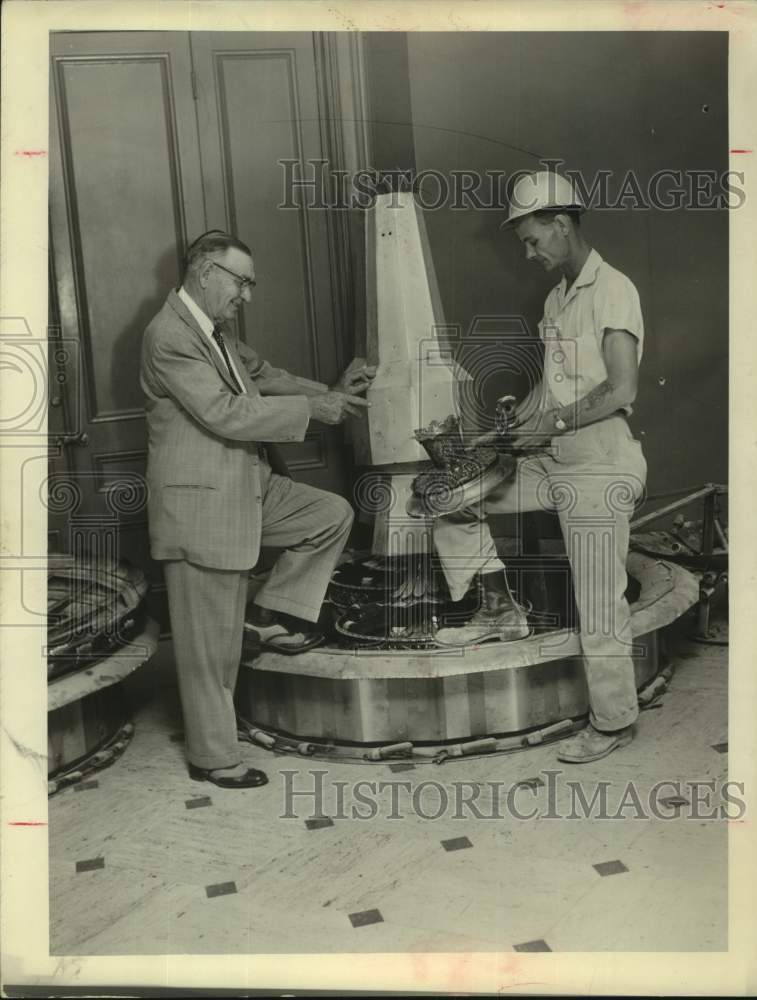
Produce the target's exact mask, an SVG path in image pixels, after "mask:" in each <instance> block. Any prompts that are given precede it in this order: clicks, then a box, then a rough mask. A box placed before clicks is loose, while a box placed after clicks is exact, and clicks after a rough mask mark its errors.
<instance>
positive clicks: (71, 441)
mask: <svg viewBox="0 0 757 1000" xmlns="http://www.w3.org/2000/svg"><path fill="white" fill-rule="evenodd" d="M53 444H54V445H56V446H57V447H59V448H60V447H61V445H77V446H78V447H81V448H85V447H86V446H87V445H88V444H89V434H87V432H86V431H81V432H80V433H79V434H59V435H58V436H57V437H56V438H54V439H53Z"/></svg>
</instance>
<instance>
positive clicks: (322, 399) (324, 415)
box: [308, 390, 371, 424]
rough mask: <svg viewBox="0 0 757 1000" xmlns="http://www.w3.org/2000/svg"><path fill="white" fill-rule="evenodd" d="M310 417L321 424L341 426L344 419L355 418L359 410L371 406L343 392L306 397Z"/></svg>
mask: <svg viewBox="0 0 757 1000" xmlns="http://www.w3.org/2000/svg"><path fill="white" fill-rule="evenodd" d="M308 403H309V404H310V417H311V419H312V420H320V421H321V423H323V424H341V422H342V421H343V420H344V418H345V417H348V416H349V417H357V416H359V414H360V413H361V408H365V407H368V406H370V405H371V404H370V403H369V402H368V401H367V400H365V399H360V398H359V397H358V396H354V395H350V394H348V393H345V392H334V391H333V390H329V392H323V393H321V394H320V395H318V396H308Z"/></svg>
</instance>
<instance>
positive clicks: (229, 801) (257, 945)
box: [49, 630, 734, 955]
mask: <svg viewBox="0 0 757 1000" xmlns="http://www.w3.org/2000/svg"><path fill="white" fill-rule="evenodd" d="M680 631H682V630H679V632H680ZM671 652H672V659H673V663H674V666H675V673H674V676H673V680H672V683H671V686H670V688H669V690H668V691H667V692H666V693H665V695H664V696H663V698H662V699H661V701H660V702H658V703H657V704H656V705H654V706H653V707H652V708H650V709H649V710H646V711H644V712H642V714H641V716H640V718H639V722H638V726H637V734H636V739H635V740H634V742H633V743H632V744H631V745H630V746H629V747H627V748H624V749H622V750H619V751H616V752H615V753H613V754H612V755H611V756H609V757H608V758H606V759H605V760H603V761H598V762H595V763H593V764H588V765H583V766H581V767H576V766H575V765H568V764H560V763H559V762H557V761H556V759H555V744H552V745H551V746H545V747H537V748H534V749H530V750H528V751H525V752H519V753H516V754H511V755H499V756H482V757H479V758H476V759H466V760H457V761H448V762H447V763H445V764H443V765H441V766H438V765H436V764H433V763H430V762H429V763H425V762H423V763H417V764H408V763H407V762H401V761H397V762H394V763H391V762H385V763H379V764H367V763H362V764H360V763H351V762H346V761H339V762H334V761H329V762H324V761H317V760H313V759H306V758H299V757H292V756H288V755H279V754H272V753H271V752H269V751H267V750H265V749H264V748H262V747H257V746H254V745H250V744H241V745H240V749H241V752H242V756H243V758H244V759H245V760H246V761H248V762H249V763H250V764H251V765H255V766H256V767H259V768H262V769H264V770H265V771H266V772H267V774H268V776H269V779H270V780H269V783H268V784H267V785H266V786H264V787H262V788H258V789H249V790H244V791H227V790H223V789H220V788H217V787H216V786H213V785H210V784H208V783H198V782H195V781H192V780H190V779H189V776H188V774H187V770H186V766H185V763H184V756H183V746H182V742H181V716H180V711H179V704H178V698H177V692H176V688H175V682H174V677H173V671H172V663H171V649H170V644H169V643H162V644H161V648H160V650H159V653H158V654H157V657H156V658H155V660H154V662H153V663H151V664H149V665H147V666H145V667H143V668H142V669H141V671H140V672H139V674H138V675H136V676H135V677H134V678H133V681H132V682H131V683H130V685H129V694H130V697H131V698H132V700H133V703H134V722H135V735H134V738H133V741H132V743H131V745H130V746H129V747H128V749H127V750H126V752H125V753H124V754H123V756H122V757H121V758H120V759H119V760H117V761H116V763H115V764H114V765H113V766H111V767H109V768H107V769H105V770H103V771H100V772H99V773H97V774H95V775H93V776H91V777H90V778H89V780H87V781H85V782H83V783H81V784H80V785H78V786H71V787H69V788H66V789H64V790H63V791H61V792H59V793H58V794H56V795H55V796H53V798H52V799H51V800H50V810H49V823H50V954H51V955H123V954H128V955H135V954H144V955H147V954H165V953H168V954H219V953H220V954H235V953H240V954H272V953H275V954H281V953H287V952H296V953H307V952H327V953H335V952H371V953H375V952H441V951H444V952H454V951H466V952H467V951H497V952H512V951H554V952H591V951H632V952H633V951H638V952H666V951H680V952H712V951H722V950H725V949H727V860H728V858H727V833H728V821H727V819H724V818H722V817H718V816H717V814H718V807H719V805H720V802H721V800H720V799H713V803H714V804H713V805H711V804H710V803H709V802H708V801H707V798H706V796H707V794H709V795H710V796H713V795H718V794H719V790H720V787H721V785H722V783H723V782H725V781H726V780H727V763H728V756H727V742H726V741H727V729H726V726H727V655H728V648H727V647H723V646H720V647H719V646H710V645H701V644H697V643H695V642H693V641H690V640H689V639H687V638H686V637H685V635H679V636H678V637H677V638H676V639H675V641H674V642H673V644H672V646H671ZM663 781H665V782H671V783H672V784H670V785H665V786H660V787H658V788H657V793H655V791H654V789H655V786H656V785H657V783H659V782H663ZM358 782H362V784H361V785H358V784H357V783H358ZM692 782H714V786H710V788H711V789H712V788H713V787H714V788H715V789H716V791H715V792H714V793H713V792H712V790H710V791H709V792H708V791H707V787H706V786H700V789H701V787H705V792H702V791H701V790H700V791H699V792H698V793H697V789H696V788H694V789H692V786H691V783H692ZM381 783H383V784H381ZM292 792H295V793H299V794H294V795H292V794H288V793H292ZM655 794H656V798H655ZM697 794H698V795H699V800H697V797H696V796H697ZM602 796H605V803H604V807H603V805H602ZM593 797H596V799H595V801H594V803H593V804H592V799H593ZM583 803H586V804H585V805H584V804H583ZM652 805H654V806H655V808H656V812H657V813H658V815H657V816H655V815H653V814H652V809H651V807H652ZM601 810H603V814H602V815H599V814H598V813H599V811H601ZM731 812H732V813H733V812H734V810H733V808H732V809H731ZM587 814H588V815H587ZM519 816H520V817H524V818H519Z"/></svg>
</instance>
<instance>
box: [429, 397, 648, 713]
mask: <svg viewBox="0 0 757 1000" xmlns="http://www.w3.org/2000/svg"><path fill="white" fill-rule="evenodd" d="M645 481H646V462H645V460H644V456H643V455H642V453H641V446H640V445H639V443H638V441H635V440H634V438H633V437H632V435H631V432H630V429H629V427H628V424H627V422H626V420H625V418H624V417H622V416H620V415H615V416H612V417H609V418H607V419H606V420H603V421H600V422H597V423H595V424H590V425H589V426H587V427H582V428H580V429H579V430H578V431H576V432H574V433H570V434H566V435H564V436H561V437H559V438H555V439H553V441H552V454H550V453H548V452H541V453H539V454H534V455H531V456H529V457H527V458H523V459H520V460H519V462H518V466H517V471H516V474H515V477H514V478H513V479H511V480H508V481H507V482H505V483H503V484H501V485H500V486H499V487H497V489H495V490H494V491H492V493H490V494H489V495H488V496H487V497H486V498H485V500H484V501H483V504H480V505H478V506H477V507H475V508H468V509H467V510H465V511H460V512H458V513H457V514H455V515H448V516H447V517H442V518H439V519H438V520H437V521H436V522H435V524H434V545H435V547H436V550H437V552H438V555H439V559H440V562H441V565H442V569H443V571H444V574H445V577H446V579H447V583H448V585H449V588H450V593H451V595H452V598H453V600H460V599H461V598H462V596H463V595H464V594H465V592H466V591H467V589H468V587H469V586H470V583H471V581H472V580H473V577H474V576H475V575H476V574H477V573H482V572H483V573H491V572H494V571H495V570H498V569H502V570H504V568H505V567H504V563H503V562H502V561H501V560H500V559H499V557H498V555H497V550H496V548H495V546H494V541H493V539H492V536H491V532H490V530H489V526H488V523H487V521H486V515H487V514H495V513H496V514H511V513H517V512H519V511H529V510H549V511H555V512H556V513H557V515H558V518H559V520H560V527H561V530H562V534H563V539H564V541H565V549H566V552H567V555H568V559H569V561H570V567H571V572H572V577H573V591H574V594H575V598H576V606H577V607H578V613H579V617H580V638H581V649H582V652H583V659H584V665H585V670H586V680H587V686H588V690H589V704H590V710H591V711H590V718H591V722H592V724H593V725H594V726H595V727H596V728H597V729H600V730H603V731H606V732H611V731H614V730H617V729H622V728H623V727H624V726H628V725H630V724H631V723H632V722H633V721H634V720H635V719H636V717H637V715H638V711H639V710H638V702H637V697H636V683H635V675H634V666H633V660H632V658H631V614H630V609H629V607H628V603H627V601H626V599H625V597H624V594H625V589H626V583H627V578H626V559H627V556H628V538H629V520H630V516H631V514H632V513H633V509H634V504H635V502H636V501H637V500H638V498H639V497H640V496H641V493H642V492H643V489H644V483H645ZM545 641H548V640H546V639H545ZM559 655H560V653H559V647H557V646H556V647H555V657H556V658H557V657H559Z"/></svg>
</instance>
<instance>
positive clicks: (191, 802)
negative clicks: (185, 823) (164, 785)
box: [184, 795, 213, 809]
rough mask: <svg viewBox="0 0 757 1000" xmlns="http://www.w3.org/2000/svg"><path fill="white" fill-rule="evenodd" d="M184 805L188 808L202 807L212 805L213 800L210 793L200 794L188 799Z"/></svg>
mask: <svg viewBox="0 0 757 1000" xmlns="http://www.w3.org/2000/svg"><path fill="white" fill-rule="evenodd" d="M184 805H185V806H186V807H187V809H202V807H203V806H212V805H213V800H212V799H211V798H210V796H209V795H198V796H197V798H196V799H187V800H186V802H185V803H184Z"/></svg>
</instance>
